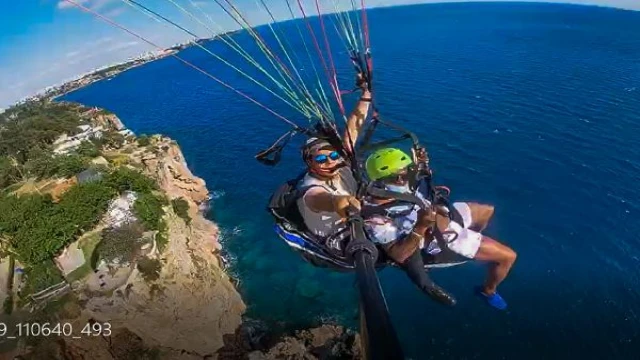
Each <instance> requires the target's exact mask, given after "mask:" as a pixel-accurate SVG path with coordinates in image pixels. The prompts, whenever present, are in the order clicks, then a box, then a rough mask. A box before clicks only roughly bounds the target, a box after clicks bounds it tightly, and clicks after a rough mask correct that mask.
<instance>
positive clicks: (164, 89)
mask: <svg viewBox="0 0 640 360" xmlns="http://www.w3.org/2000/svg"><path fill="white" fill-rule="evenodd" d="M369 16H370V19H369V20H370V22H371V38H372V43H373V45H374V59H375V60H374V61H375V71H376V83H375V85H376V90H377V100H378V101H379V103H380V108H381V109H382V111H383V113H384V114H386V115H387V117H392V118H395V119H396V120H397V121H399V122H400V123H402V124H403V125H405V126H407V127H410V128H411V129H413V130H414V131H415V132H416V133H417V134H418V135H419V136H421V138H422V139H423V141H424V142H425V143H426V144H428V148H429V150H430V153H431V158H432V162H433V166H434V168H435V171H436V176H437V180H438V182H439V183H443V184H447V185H449V186H450V187H451V188H452V189H453V197H454V198H455V199H457V200H475V201H482V202H488V203H492V204H494V205H495V206H496V209H497V212H496V215H495V219H494V221H493V223H492V225H491V227H490V228H489V231H488V233H489V234H490V235H493V236H494V237H496V238H498V239H500V240H502V241H504V242H506V243H508V244H509V245H511V246H512V247H513V248H514V249H515V250H516V251H517V252H518V253H519V258H518V261H517V263H516V265H515V267H514V268H513V271H512V273H511V275H510V276H509V278H508V279H507V281H506V282H505V283H504V284H503V285H502V286H501V287H500V291H501V293H502V294H503V296H504V297H505V298H506V299H507V300H508V301H509V305H510V309H509V311H508V312H506V313H499V312H496V311H494V310H492V309H489V308H488V307H486V306H485V305H484V304H483V303H482V302H481V301H480V300H478V299H477V298H475V297H474V296H473V294H472V287H473V286H474V285H476V284H479V283H480V282H481V281H482V279H483V276H484V268H483V266H482V265H480V264H470V265H465V266H461V267H458V268H454V269H447V270H439V271H434V272H433V277H434V278H435V279H437V281H438V282H440V283H441V284H442V285H443V286H445V287H447V288H448V289H450V290H451V291H452V292H453V293H454V294H456V295H457V297H458V300H459V304H458V306H457V307H456V308H455V309H452V310H449V309H443V308H442V307H440V306H438V305H436V304H435V303H433V302H431V301H430V300H428V299H427V298H426V297H424V296H423V295H422V294H421V293H419V292H418V290H416V289H415V288H414V287H413V286H412V285H411V284H410V283H409V281H408V280H407V279H405V277H404V276H403V275H402V274H400V273H398V272H396V271H395V270H393V269H388V270H384V271H382V273H381V278H382V283H383V286H384V290H385V291H386V294H387V299H388V304H389V307H390V309H391V311H392V314H393V320H394V322H395V324H396V327H397V329H398V331H399V334H400V337H401V339H402V342H403V344H404V345H405V347H406V349H407V352H408V354H409V355H410V356H411V357H413V358H416V359H418V358H419V359H428V358H456V359H458V358H460V359H462V358H464V359H471V358H502V359H529V358H530V359H540V358H554V359H556V358H557V359H567V358H571V359H574V358H583V359H585V358H589V359H592V358H602V359H633V358H638V357H639V356H640V355H638V354H640V323H639V314H640V293H639V291H638V287H639V286H640V272H639V269H640V243H639V237H638V234H640V221H638V215H639V213H640V200H639V199H640V196H639V194H640V190H639V187H638V184H639V183H640V135H638V134H639V131H640V13H633V12H627V11H620V10H613V9H602V8H590V7H578V6H568V5H548V4H504V3H503V4H449V5H428V6H412V7H397V8H388V9H379V10H373V11H370V15H369ZM287 26H291V24H289V25H287ZM292 41H295V40H292ZM208 46H211V47H213V48H216V49H220V46H219V45H216V44H215V43H214V44H209V45H208ZM182 55H183V56H184V57H185V58H187V59H189V61H193V62H194V63H196V64H198V65H200V66H203V67H204V68H207V69H213V70H212V71H215V73H216V74H221V76H222V77H224V78H225V80H228V81H230V82H233V81H237V82H236V83H237V84H239V85H238V86H240V88H241V89H245V90H247V91H249V92H250V93H251V94H252V95H255V96H257V97H258V98H259V99H260V100H264V101H265V102H267V103H268V105H270V106H273V107H274V108H275V109H276V110H278V111H281V112H282V113H283V114H285V115H287V116H290V117H292V118H295V114H293V113H292V112H291V111H289V110H288V109H287V108H286V107H285V106H283V105H281V104H279V103H277V101H275V100H274V99H273V98H272V97H269V96H266V95H265V94H262V93H260V92H259V91H256V90H255V89H254V88H252V87H250V86H249V85H247V84H246V83H245V82H242V81H241V80H239V79H238V77H237V75H235V74H233V73H232V72H229V71H227V70H225V69H222V68H220V66H219V65H218V63H217V62H216V61H215V60H213V59H212V58H211V57H209V56H208V55H206V54H205V53H203V52H201V51H199V50H197V49H189V50H187V51H185V52H183V53H182ZM343 57H344V54H343ZM344 60H345V59H341V61H339V64H338V65H337V66H338V69H339V73H341V76H342V77H341V80H346V82H343V84H348V82H349V81H350V80H349V79H350V77H351V76H352V72H351V71H352V70H351V69H350V67H349V64H348V62H346V61H344ZM348 86H350V85H344V87H348ZM67 99H68V100H74V101H79V102H82V103H85V104H90V105H98V106H102V107H105V108H107V109H109V110H111V111H113V112H115V113H117V114H118V115H119V116H120V117H121V118H122V119H123V121H124V122H125V123H126V124H127V125H128V126H129V127H131V128H132V129H133V130H134V131H135V132H137V133H163V134H166V135H169V136H170V137H172V138H174V139H176V140H177V141H178V143H179V144H180V145H181V147H182V149H183V151H184V153H185V156H186V158H187V161H188V163H189V165H190V167H191V168H192V169H193V171H194V172H195V173H196V174H197V175H199V176H201V177H203V178H204V179H205V180H206V181H207V183H208V186H209V189H210V190H211V191H212V192H214V193H215V194H216V195H217V197H216V199H215V204H214V214H213V218H214V219H215V221H216V222H218V223H219V224H220V225H221V226H222V228H223V234H224V236H223V239H222V241H223V243H224V247H225V249H226V250H227V251H229V252H230V253H231V254H232V255H233V257H234V259H235V262H234V272H235V273H236V274H237V275H238V276H239V277H240V278H241V280H242V283H241V291H242V293H243V296H244V299H245V301H246V302H247V304H248V306H249V315H251V316H256V317H260V318H262V319H265V320H267V321H269V322H270V323H271V324H272V325H273V326H277V325H280V326H303V325H308V324H310V323H313V322H314V321H318V320H320V319H324V318H333V319H337V320H338V321H341V322H343V323H345V324H351V325H353V324H355V322H354V316H355V314H356V306H355V292H354V289H353V282H352V277H351V276H350V275H342V274H334V273H330V272H326V271H321V270H316V269H314V268H312V267H310V266H309V265H307V264H306V263H304V262H303V261H302V260H300V259H299V258H298V257H297V256H296V255H295V254H294V253H293V252H292V251H290V250H289V249H288V248H287V247H286V246H285V245H284V244H283V243H281V242H280V241H279V240H278V239H277V238H276V236H275V235H274V234H273V233H272V232H271V219H270V217H269V215H268V214H267V213H266V212H265V211H264V207H265V204H266V201H267V199H268V196H269V194H270V193H271V191H273V190H274V188H275V187H276V186H277V185H278V184H279V183H281V182H282V181H283V180H285V179H287V178H289V177H291V176H293V175H295V174H296V173H297V172H298V171H299V170H300V163H299V162H298V161H299V160H298V159H299V157H298V154H297V151H296V150H295V147H291V148H290V149H289V151H288V152H287V153H285V156H284V159H283V162H282V164H281V165H279V166H278V167H276V168H267V167H264V166H262V165H260V164H258V163H257V162H256V161H255V160H254V159H253V155H254V154H255V153H256V152H257V151H258V150H260V149H261V148H264V147H265V146H266V145H267V144H268V143H269V142H270V141H272V140H274V139H275V137H276V136H277V135H279V134H280V133H281V132H283V131H285V130H286V129H287V128H286V126H285V125H283V124H282V123H280V122H279V121H278V120H276V119H275V118H273V117H271V116H269V115H268V114H267V113H265V112H264V111H262V110H261V109H259V108H257V107H255V106H253V105H251V104H249V103H247V102H246V101H245V100H242V99H241V98H240V97H238V96H236V95H234V94H232V93H230V92H229V91H227V90H225V89H223V88H222V87H220V86H218V85H216V84H215V83H214V82H212V81H211V80H210V79H207V78H206V77H204V76H202V75H201V74H198V73H196V72H194V71H193V70H192V69H189V68H187V67H185V66H183V65H181V64H179V63H178V62H177V61H176V60H175V59H171V58H168V59H164V60H161V61H157V62H154V63H151V64H148V65H146V66H143V67H141V68H137V69H134V70H132V71H128V72H126V73H124V74H122V75H121V76H119V77H117V78H115V79H113V80H112V81H109V82H101V83H97V84H95V85H92V86H90V87H88V88H85V89H82V90H79V91H77V92H75V93H73V94H70V95H69V96H67ZM351 100H352V99H351ZM351 103H352V101H351V102H349V104H351Z"/></svg>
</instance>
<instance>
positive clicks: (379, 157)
mask: <svg viewBox="0 0 640 360" xmlns="http://www.w3.org/2000/svg"><path fill="white" fill-rule="evenodd" d="M411 164H413V160H412V159H411V156H409V155H407V154H406V153H405V152H404V151H402V150H399V149H394V148H385V149H380V150H376V151H375V152H374V153H373V154H371V155H370V156H369V157H368V158H367V162H366V164H365V167H366V169H367V175H368V176H369V179H371V180H373V181H377V180H380V179H382V178H385V177H387V176H391V175H394V174H396V173H397V172H399V171H400V170H402V169H404V168H406V167H407V166H409V165H411Z"/></svg>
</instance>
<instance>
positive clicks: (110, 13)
mask: <svg viewBox="0 0 640 360" xmlns="http://www.w3.org/2000/svg"><path fill="white" fill-rule="evenodd" d="M124 10H125V9H124V8H121V7H117V8H115V9H111V10H109V11H107V12H106V13H104V16H106V17H108V18H115V17H118V16H120V15H122V13H124Z"/></svg>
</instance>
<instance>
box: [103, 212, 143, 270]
mask: <svg viewBox="0 0 640 360" xmlns="http://www.w3.org/2000/svg"><path fill="white" fill-rule="evenodd" d="M143 231H144V229H143V228H142V226H140V224H139V223H138V222H131V223H127V224H124V225H122V226H121V227H118V228H108V229H105V230H103V231H102V235H101V236H102V240H101V241H100V243H99V244H98V245H97V246H96V249H95V251H94V252H93V253H94V256H93V258H92V261H91V262H92V267H94V268H95V267H96V266H97V263H98V262H99V261H100V260H104V261H106V262H108V263H111V262H114V261H116V260H118V261H120V262H132V261H133V260H134V259H135V257H136V256H137V254H138V252H139V251H140V247H141V246H142V245H143V244H144V243H145V242H144V240H143V239H142V234H143Z"/></svg>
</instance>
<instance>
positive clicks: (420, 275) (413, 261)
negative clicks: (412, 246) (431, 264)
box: [400, 249, 435, 292]
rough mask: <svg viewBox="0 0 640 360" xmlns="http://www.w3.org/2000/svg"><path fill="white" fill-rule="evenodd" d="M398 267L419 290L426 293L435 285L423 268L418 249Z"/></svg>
mask: <svg viewBox="0 0 640 360" xmlns="http://www.w3.org/2000/svg"><path fill="white" fill-rule="evenodd" d="M400 267H401V268H402V270H404V271H405V272H406V273H407V276H409V279H411V281H412V282H413V283H414V284H416V286H418V288H420V290H422V291H424V292H427V290H428V289H432V288H433V286H434V285H435V284H434V283H433V281H432V280H431V278H429V275H427V271H426V270H425V268H424V262H423V261H422V254H421V251H420V249H418V250H416V251H415V252H414V253H413V254H412V255H411V256H409V258H408V259H407V260H405V261H404V263H402V264H400Z"/></svg>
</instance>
